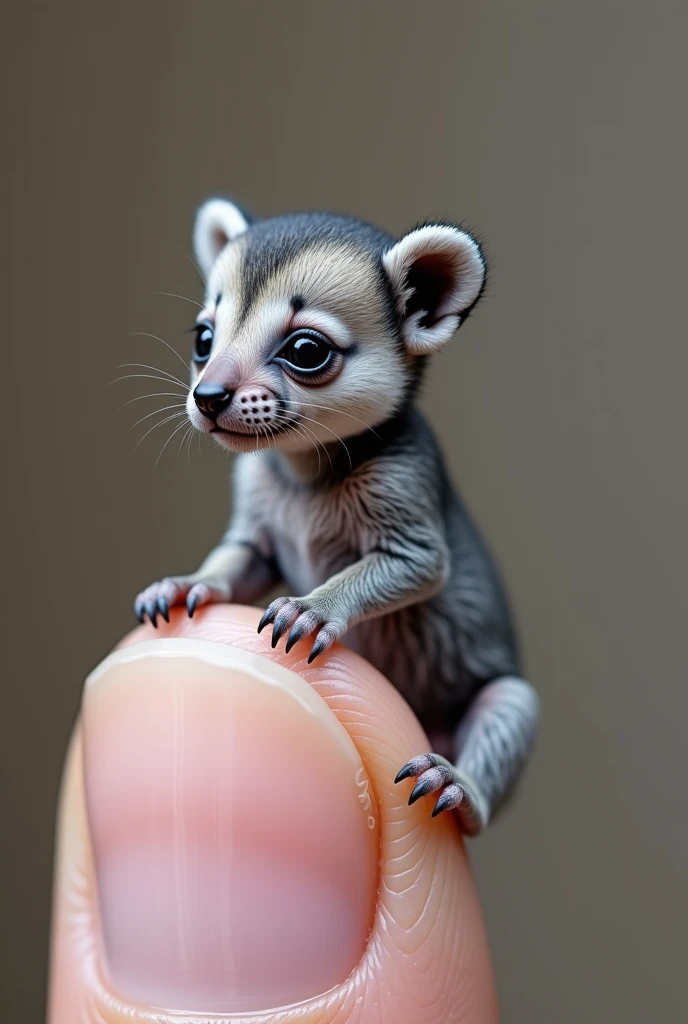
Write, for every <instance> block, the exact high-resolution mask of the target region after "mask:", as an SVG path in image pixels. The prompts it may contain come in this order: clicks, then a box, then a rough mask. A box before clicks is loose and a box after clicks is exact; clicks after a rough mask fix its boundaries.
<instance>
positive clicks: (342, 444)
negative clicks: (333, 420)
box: [299, 413, 354, 469]
mask: <svg viewBox="0 0 688 1024" xmlns="http://www.w3.org/2000/svg"><path fill="white" fill-rule="evenodd" d="M299 417H300V420H299V422H300V421H301V420H308V422H309V423H315V424H317V426H319V427H324V429H325V430H329V432H330V433H331V434H334V436H335V437H336V438H337V440H338V441H339V443H340V444H341V446H342V447H343V449H344V451H345V452H346V457H347V458H348V460H349V469H353V468H354V466H353V462H352V461H351V453H350V451H349V449H348V448H347V446H346V445H345V444H344V441H343V440H342V439H341V437H340V436H339V434H337V433H336V431H334V430H333V429H332V427H328V426H327V424H326V423H321V422H320V420H314V419H313V417H312V416H304V415H303V413H299ZM306 429H308V428H307V427H304V430H306ZM311 433H313V431H311ZM321 443H322V442H321ZM323 447H324V448H325V446H324V445H323ZM325 451H327V448H325ZM328 458H329V452H328ZM331 465H332V459H330V466H331Z"/></svg>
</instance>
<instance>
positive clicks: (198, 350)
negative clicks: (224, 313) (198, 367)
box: [193, 320, 214, 363]
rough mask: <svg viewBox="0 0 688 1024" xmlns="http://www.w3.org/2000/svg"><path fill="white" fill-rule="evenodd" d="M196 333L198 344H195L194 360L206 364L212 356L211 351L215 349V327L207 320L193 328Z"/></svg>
mask: <svg viewBox="0 0 688 1024" xmlns="http://www.w3.org/2000/svg"><path fill="white" fill-rule="evenodd" d="M193 330H194V331H195V332H196V342H195V344H194V359H195V360H196V362H197V363H205V362H206V361H207V359H208V356H209V355H210V350H211V348H212V347H213V337H214V332H213V326H212V324H209V323H208V321H207V320H202V321H201V322H200V323H199V324H196V325H195V327H193Z"/></svg>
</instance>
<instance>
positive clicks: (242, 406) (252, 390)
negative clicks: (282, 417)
mask: <svg viewBox="0 0 688 1024" xmlns="http://www.w3.org/2000/svg"><path fill="white" fill-rule="evenodd" d="M234 404H235V406H236V409H237V412H238V413H239V414H240V416H241V418H242V420H243V422H244V423H245V424H246V425H248V426H253V427H267V426H270V425H272V424H274V423H275V421H276V420H277V419H278V416H277V401H276V399H275V396H274V395H273V394H272V393H271V392H270V391H269V390H267V389H265V388H261V387H248V388H242V390H241V391H237V393H236V396H235V398H234Z"/></svg>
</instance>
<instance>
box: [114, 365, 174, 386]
mask: <svg viewBox="0 0 688 1024" xmlns="http://www.w3.org/2000/svg"><path fill="white" fill-rule="evenodd" d="M128 366H138V367H140V368H141V369H142V370H157V371H158V373H164V374H165V375H166V376H167V377H169V378H170V380H173V381H174V382H175V384H181V386H182V387H183V388H187V387H188V386H189V385H188V384H187V383H186V381H183V380H180V379H179V377H175V375H174V374H173V373H170V371H169V370H163V369H162V367H160V366H151V365H150V363H120V364H119V365H118V366H117V367H116V369H118V370H125V369H126V368H127V367H128Z"/></svg>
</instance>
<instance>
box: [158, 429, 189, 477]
mask: <svg viewBox="0 0 688 1024" xmlns="http://www.w3.org/2000/svg"><path fill="white" fill-rule="evenodd" d="M183 429H184V424H183V423H180V424H179V426H178V427H175V428H174V430H173V431H172V433H171V434H170V436H169V437H168V438H167V440H166V441H165V443H164V445H163V446H162V448H161V449H160V454H159V455H158V457H157V459H156V460H155V465H154V466H153V472H154V473H155V471H156V469H157V468H158V463H159V462H160V459H161V458H162V453H163V452H164V451H165V449H166V448H167V446H168V444H169V443H170V441H171V440H172V438H173V437H174V435H175V434H178V433H179V431H180V430H183Z"/></svg>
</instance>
